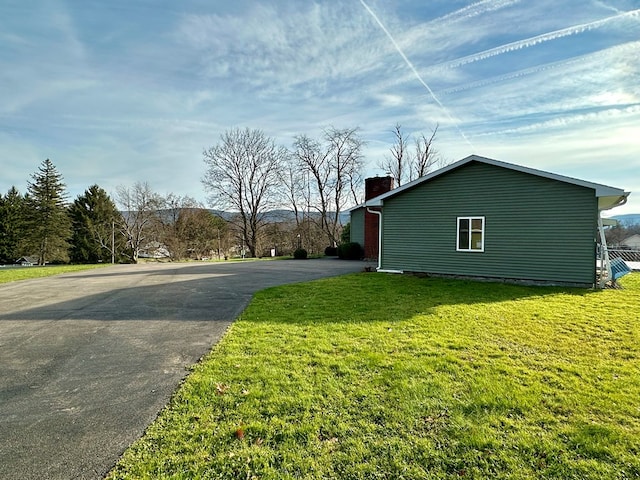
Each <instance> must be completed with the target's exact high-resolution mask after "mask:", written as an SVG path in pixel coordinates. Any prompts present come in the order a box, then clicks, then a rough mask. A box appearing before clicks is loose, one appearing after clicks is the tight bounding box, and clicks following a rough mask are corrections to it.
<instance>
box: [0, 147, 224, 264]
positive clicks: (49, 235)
mask: <svg viewBox="0 0 640 480" xmlns="http://www.w3.org/2000/svg"><path fill="white" fill-rule="evenodd" d="M31 178H32V180H31V181H30V182H28V184H27V192H26V193H25V194H24V195H22V194H21V193H20V192H19V191H18V190H17V189H16V188H15V186H14V187H11V188H10V189H9V191H8V192H7V193H6V194H5V195H0V263H4V264H8V263H14V262H16V261H17V260H19V259H20V258H23V257H26V258H31V257H33V258H34V260H35V261H36V262H37V263H38V264H39V265H45V264H47V263H68V262H71V263H99V262H116V263H126V262H131V263H136V262H137V261H138V259H139V258H140V255H141V252H142V251H143V250H144V249H145V248H148V247H149V246H152V247H153V246H154V245H163V246H164V248H165V252H166V255H165V256H167V257H168V258H170V259H182V258H189V257H191V258H202V257H204V256H207V255H210V254H211V252H214V251H217V252H220V251H221V249H222V248H223V247H224V246H226V245H227V244H228V243H229V242H228V226H227V222H226V221H224V220H223V219H221V218H220V217H217V216H215V215H213V214H212V213H211V212H210V211H209V210H207V209H205V208H204V207H203V206H202V205H199V204H198V203H197V202H196V201H195V200H193V199H191V198H189V197H177V196H175V195H173V194H169V195H166V196H162V195H159V194H157V193H155V192H153V191H152V190H151V188H150V187H149V185H148V184H146V183H136V184H135V185H133V186H132V187H124V186H121V187H118V189H117V193H116V200H115V201H114V200H113V199H112V198H111V197H110V196H109V195H108V194H107V192H106V191H105V190H104V189H102V188H101V187H99V186H98V185H92V186H90V187H89V188H88V189H87V190H85V192H84V193H83V194H81V195H79V196H78V197H77V198H76V199H75V200H74V201H73V202H71V203H68V202H67V195H66V185H65V184H64V180H63V177H62V175H61V174H60V173H59V172H58V170H57V169H56V167H55V165H54V164H53V162H52V161H51V160H49V159H46V160H45V161H44V162H42V164H41V165H40V166H39V167H38V170H37V172H35V173H34V174H33V175H32V176H31ZM117 205H118V206H119V207H120V208H118V206H117Z"/></svg>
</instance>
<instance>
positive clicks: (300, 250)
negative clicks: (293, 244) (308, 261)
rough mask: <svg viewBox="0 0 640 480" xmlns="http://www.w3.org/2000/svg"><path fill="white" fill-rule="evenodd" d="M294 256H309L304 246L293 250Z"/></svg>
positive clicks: (302, 258) (301, 258)
mask: <svg viewBox="0 0 640 480" xmlns="http://www.w3.org/2000/svg"><path fill="white" fill-rule="evenodd" d="M293 258H295V259H296V260H304V259H305V258H307V251H306V250H305V249H304V248H298V249H296V251H295V252H293Z"/></svg>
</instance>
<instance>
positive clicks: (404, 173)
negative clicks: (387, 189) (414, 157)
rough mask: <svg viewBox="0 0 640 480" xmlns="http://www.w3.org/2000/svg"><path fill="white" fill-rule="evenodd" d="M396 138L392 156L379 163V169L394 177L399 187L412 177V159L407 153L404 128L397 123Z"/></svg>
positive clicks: (394, 131)
mask: <svg viewBox="0 0 640 480" xmlns="http://www.w3.org/2000/svg"><path fill="white" fill-rule="evenodd" d="M393 134H394V136H395V137H396V140H395V143H394V144H393V145H392V146H391V148H390V149H389V150H391V156H390V157H386V158H385V159H384V160H382V161H380V162H379V163H378V167H379V168H381V169H382V170H384V171H385V172H387V173H388V174H389V175H391V177H393V182H394V184H395V185H397V186H398V187H399V186H400V185H402V184H403V183H405V179H406V178H410V177H411V158H410V155H409V152H408V151H407V137H406V136H405V135H404V133H403V132H402V126H401V125H400V124H399V123H396V126H395V128H394V130H393Z"/></svg>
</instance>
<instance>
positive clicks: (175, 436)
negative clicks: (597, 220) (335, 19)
mask: <svg viewBox="0 0 640 480" xmlns="http://www.w3.org/2000/svg"><path fill="white" fill-rule="evenodd" d="M622 283H623V285H624V286H625V289H624V290H606V291H586V290H578V289H558V288H539V287H523V286H515V285H503V284H496V283H477V282H468V281H453V280H443V279H421V278H415V277H410V276H391V275H383V274H355V275H347V276H343V277H339V278H333V279H326V280H320V281H315V282H312V283H306V284H297V285H289V286H285V287H277V288H272V289H268V290H265V291H263V292H261V293H259V294H257V295H256V296H255V298H254V300H253V302H252V303H251V305H250V306H249V308H248V309H247V310H246V311H245V312H244V313H243V315H242V317H241V318H240V319H239V320H238V321H237V322H235V323H234V324H233V325H232V327H231V328H230V330H229V331H228V332H227V334H226V336H225V337H224V338H223V340H222V341H221V342H220V343H219V344H218V345H217V346H216V347H214V349H213V351H212V353H211V354H210V355H208V356H207V357H206V358H205V359H204V360H203V361H202V362H201V363H200V364H198V365H197V366H195V367H194V369H193V372H192V373H191V375H190V376H189V377H188V378H187V380H186V381H185V383H184V384H183V385H182V387H181V388H180V389H179V390H178V392H177V393H176V394H175V395H174V398H173V400H172V401H171V403H170V405H169V406H168V407H167V409H166V410H165V411H164V412H162V414H161V415H160V416H159V418H158V419H157V421H156V422H155V423H153V424H152V425H151V426H150V427H149V429H148V431H147V433H146V435H145V436H144V437H143V438H142V439H141V440H139V441H138V442H136V443H135V444H134V445H133V446H132V447H131V448H130V449H129V450H128V451H127V452H126V453H125V455H124V457H123V459H122V460H121V462H120V463H119V464H118V465H117V466H116V468H115V469H114V470H113V471H112V472H111V474H110V476H109V477H108V478H112V479H116V478H180V479H183V478H184V479H187V478H221V479H224V478H228V479H236V478H260V479H283V478H317V479H321V478H323V479H324V478H341V479H343V478H347V479H349V478H353V479H370V478H388V479H421V478H424V479H427V478H434V479H435V478H456V479H458V478H478V479H480V478H510V479H511V478H512V479H529V478H557V479H571V478H573V479H590V478H592V479H603V478H612V479H613V478H633V477H638V476H640V403H639V400H638V399H640V367H639V361H640V325H639V322H640V320H639V318H638V317H639V316H640V315H639V312H640V275H638V274H631V275H629V276H627V277H625V278H624V279H623V281H622Z"/></svg>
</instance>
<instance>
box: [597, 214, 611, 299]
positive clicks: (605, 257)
mask: <svg viewBox="0 0 640 480" xmlns="http://www.w3.org/2000/svg"><path fill="white" fill-rule="evenodd" d="M601 213H602V210H598V232H599V233H600V249H601V252H600V282H599V283H598V286H599V287H600V288H604V287H605V285H606V283H607V282H608V281H609V280H611V262H610V260H609V248H608V246H607V239H606V237H605V236H604V226H603V225H602V215H601ZM605 271H606V272H607V274H606V276H605V275H604V273H605Z"/></svg>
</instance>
